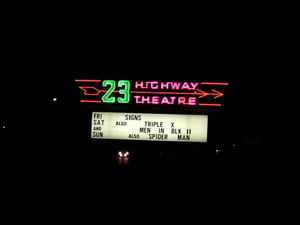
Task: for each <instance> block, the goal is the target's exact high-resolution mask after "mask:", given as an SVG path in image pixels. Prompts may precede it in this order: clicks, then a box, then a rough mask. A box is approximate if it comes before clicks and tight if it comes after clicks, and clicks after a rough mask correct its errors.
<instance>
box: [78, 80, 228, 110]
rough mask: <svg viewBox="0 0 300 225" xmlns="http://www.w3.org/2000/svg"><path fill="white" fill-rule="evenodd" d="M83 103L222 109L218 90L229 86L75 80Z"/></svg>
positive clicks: (176, 82) (208, 83) (222, 94)
mask: <svg viewBox="0 0 300 225" xmlns="http://www.w3.org/2000/svg"><path fill="white" fill-rule="evenodd" d="M75 82H76V84H78V85H79V86H78V87H79V89H81V90H82V92H81V93H82V94H83V96H82V99H81V100H80V102H83V103H101V104H116V103H120V104H128V103H131V104H132V103H133V104H136V105H145V104H147V105H178V106H197V107H203V106H209V107H220V106H222V104H221V103H220V102H219V101H218V100H219V99H220V98H222V97H223V96H224V93H223V92H221V91H223V90H221V91H220V90H217V89H219V88H220V87H222V86H228V85H229V83H226V82H224V83H221V82H219V83H218V82H199V81H197V82H195V81H193V82H191V81H129V80H86V79H76V80H75Z"/></svg>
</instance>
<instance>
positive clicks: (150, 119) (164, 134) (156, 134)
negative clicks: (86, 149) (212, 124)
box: [91, 112, 208, 143]
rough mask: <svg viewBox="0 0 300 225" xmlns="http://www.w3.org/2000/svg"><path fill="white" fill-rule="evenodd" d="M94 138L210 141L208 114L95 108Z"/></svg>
mask: <svg viewBox="0 0 300 225" xmlns="http://www.w3.org/2000/svg"><path fill="white" fill-rule="evenodd" d="M91 120H92V121H91V123H92V124H91V138H92V139H121V140H143V141H179V142H205V143H206V142H207V128H208V116H207V115H185V114H151V113H117V112H93V113H92V118H91Z"/></svg>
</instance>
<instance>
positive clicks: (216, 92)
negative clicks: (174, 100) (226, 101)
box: [130, 89, 224, 98]
mask: <svg viewBox="0 0 300 225" xmlns="http://www.w3.org/2000/svg"><path fill="white" fill-rule="evenodd" d="M212 91H213V92H214V93H207V92H205V91H202V90H200V89H197V91H194V92H159V91H130V93H136V94H159V95H161V94H167V95H168V94H169V95H200V96H199V98H203V97H205V96H208V95H215V97H214V98H219V97H221V96H223V95H224V94H223V93H222V92H219V91H217V90H215V89H212Z"/></svg>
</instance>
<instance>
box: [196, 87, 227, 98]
mask: <svg viewBox="0 0 300 225" xmlns="http://www.w3.org/2000/svg"><path fill="white" fill-rule="evenodd" d="M211 90H212V91H213V92H214V93H207V92H204V91H202V90H200V89H197V91H200V92H201V93H202V96H200V97H199V98H203V97H205V96H207V95H215V97H214V98H220V97H222V96H223V95H224V94H223V93H222V92H219V91H217V90H215V89H211Z"/></svg>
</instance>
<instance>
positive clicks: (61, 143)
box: [1, 20, 299, 212]
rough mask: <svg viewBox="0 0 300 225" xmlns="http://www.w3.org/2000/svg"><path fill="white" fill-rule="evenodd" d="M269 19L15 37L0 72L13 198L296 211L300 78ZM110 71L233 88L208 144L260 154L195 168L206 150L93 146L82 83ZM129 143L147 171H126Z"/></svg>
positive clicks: (6, 168)
mask: <svg viewBox="0 0 300 225" xmlns="http://www.w3.org/2000/svg"><path fill="white" fill-rule="evenodd" d="M268 21H269V20H265V21H264V22H262V23H261V22H256V23H254V25H253V24H252V23H250V22H249V21H247V22H246V23H244V22H240V23H235V26H222V27H223V28H221V27H217V28H216V27H215V26H211V27H210V29H207V31H206V32H201V33H200V34H199V29H195V27H186V26H185V25H183V26H182V27H183V28H184V27H186V29H185V30H184V31H183V30H182V29H177V27H176V26H175V27H173V29H165V27H167V26H164V27H162V28H160V29H159V31H158V32H155V33H152V32H151V31H150V30H147V29H141V27H142V26H138V27H135V28H132V29H131V30H130V29H129V28H128V29H123V30H119V29H114V30H115V31H116V30H117V31H118V32H111V33H110V32H104V30H102V32H100V34H99V33H98V34H97V35H95V33H93V32H90V30H89V29H88V30H85V31H83V30H76V29H74V30H73V31H72V32H70V33H68V34H66V33H65V32H64V29H61V30H60V31H59V32H58V33H52V32H50V31H47V30H46V31H41V32H40V33H39V38H35V39H31V41H25V39H23V40H24V41H23V42H21V43H20V42H19V41H18V40H20V39H19V38H17V37H18V36H17V35H12V36H13V37H14V38H15V39H13V40H12V41H10V42H9V43H11V44H10V45H8V46H7V47H8V49H7V51H5V53H4V56H5V57H4V60H3V65H4V66H3V68H2V74H3V75H2V76H1V127H3V125H4V126H5V129H1V143H2V147H1V149H2V151H1V153H2V162H3V164H2V165H3V167H2V168H3V169H2V171H3V180H4V181H5V191H6V193H7V194H8V196H9V197H8V201H7V202H10V203H9V204H10V205H13V204H14V202H20V199H24V201H25V202H26V201H28V199H30V198H31V201H33V200H32V199H34V202H36V203H38V204H41V205H43V203H44V202H50V203H52V204H55V205H57V204H58V203H61V202H63V203H64V205H70V203H71V204H74V205H76V204H78V202H79V201H81V202H89V201H93V200H94V201H97V202H98V200H99V199H103V198H105V197H107V196H108V194H107V193H111V196H110V197H111V200H112V201H113V202H114V204H113V205H114V206H117V208H119V207H120V205H122V206H124V205H128V204H129V203H128V202H130V201H133V202H135V203H141V204H143V203H144V204H143V205H146V204H147V203H148V202H152V203H153V202H154V203H156V204H160V203H167V204H168V203H178V202H184V203H192V202H200V201H202V202H203V204H206V203H209V202H213V203H216V205H217V206H216V205H214V204H213V203H212V205H211V208H210V209H211V210H214V209H215V208H216V207H219V208H223V209H226V207H227V203H228V202H231V203H233V204H234V207H233V208H234V209H235V210H236V209H239V208H240V206H243V207H242V208H244V209H247V210H250V211H251V209H253V208H252V205H253V204H254V205H255V206H256V207H257V208H256V209H258V210H259V211H260V212H264V209H265V208H267V207H269V206H273V208H272V209H275V208H277V209H278V208H281V207H282V204H281V203H284V204H283V205H290V204H291V202H293V201H295V199H296V197H297V194H298V191H297V187H298V186H297V182H298V179H299V163H298V161H299V160H298V156H299V154H298V151H297V145H294V143H295V142H296V143H297V141H296V140H297V136H296V137H295V134H296V133H297V132H296V130H295V132H292V133H294V135H291V134H290V132H289V131H291V130H294V129H295V128H297V126H295V124H296V121H297V119H296V118H297V113H296V111H297V109H296V108H297V107H296V106H297V99H296V100H294V99H293V98H291V97H290V96H291V95H292V96H295V95H294V90H295V89H294V88H290V87H293V86H294V85H295V84H293V83H294V81H295V79H294V77H293V78H291V77H290V76H288V75H290V74H291V73H290V72H289V66H287V64H286V61H285V60H286V59H282V58H281V56H282V52H283V49H284V48H285V47H282V46H279V45H278V42H280V41H279V40H280V38H277V37H278V36H277V34H278V32H277V29H276V28H277V25H278V23H275V25H274V26H271V24H270V23H269V22H268ZM220 23H221V22H220ZM220 23H219V22H217V23H216V24H219V25H220ZM223 25H226V24H223ZM125 31H126V32H125ZM133 31H134V32H133ZM156 31H157V30H156ZM108 33H110V34H111V35H108ZM51 34H52V35H51ZM99 35H100V36H101V38H100V37H99ZM79 36H80V37H84V38H82V39H81V38H79ZM90 37H91V39H92V40H91V39H90ZM92 37H93V38H92ZM8 39H10V37H9V38H8ZM90 40H91V41H90ZM284 46H286V45H284ZM284 55H287V53H284ZM102 75H105V76H109V77H112V79H116V78H115V77H122V78H126V79H137V78H139V79H143V80H146V79H169V80H176V76H178V75H179V76H184V78H185V79H186V80H189V79H193V80H205V79H209V80H210V79H211V80H215V81H225V82H229V83H230V86H229V93H228V94H226V95H225V96H224V97H225V98H226V100H225V101H226V104H224V109H222V110H221V112H220V113H218V114H217V117H214V118H215V119H214V120H213V122H214V125H215V126H214V127H213V128H215V129H216V131H218V132H217V134H216V136H214V137H216V139H215V140H216V142H213V143H211V146H209V147H216V146H217V147H219V144H220V143H221V144H222V143H223V141H224V140H228V139H226V138H227V137H230V141H232V139H233V140H241V138H243V137H246V136H248V137H254V138H255V139H257V140H258V141H259V147H258V149H257V151H256V154H255V157H253V155H252V156H249V157H248V155H247V154H246V155H244V154H243V155H242V156H241V155H239V156H236V155H235V156H232V155H230V156H226V157H225V156H224V157H219V158H217V157H214V156H215V155H214V156H213V157H203V158H201V160H200V161H197V158H196V157H195V155H196V153H195V151H187V150H189V147H191V148H194V149H197V146H196V147H195V146H192V145H182V146H181V145H172V144H170V145H169V144H161V145H160V144H150V143H129V142H119V141H116V142H97V141H90V140H89V133H87V132H85V131H86V130H88V128H87V126H88V125H87V120H85V119H88V118H89V115H88V114H86V111H85V110H83V109H82V108H80V106H79V105H78V104H77V103H76V102H77V100H78V99H77V98H74V95H73V88H74V84H73V80H74V79H75V78H85V77H86V78H90V77H91V76H92V77H93V78H99V79H100V78H101V76H102ZM79 76H80V77H79ZM54 97H56V98H57V99H58V101H57V102H53V101H52V99H53V98H54ZM83 118H85V119H83ZM291 127H292V129H291ZM123 145H125V146H126V147H129V148H130V147H131V148H132V149H133V150H139V154H138V155H139V156H140V158H135V160H136V161H135V162H138V163H135V164H133V166H129V167H122V166H121V167H119V165H118V164H117V163H116V160H117V159H116V158H115V157H114V156H115V155H114V153H115V151H116V150H118V149H119V147H122V146H123ZM170 146H172V149H174V150H175V151H174V152H175V154H174V155H173V156H172V157H173V158H170V159H168V158H167V159H166V160H165V159H164V160H157V158H155V157H153V158H151V157H150V155H151V154H149V153H151V150H152V147H154V148H155V151H156V152H158V151H160V150H167V151H170V149H169V147H170ZM201 147H202V146H201ZM143 149H145V153H146V154H141V153H143V151H141V150H143ZM186 152H188V153H189V154H186ZM197 154H199V152H198V153H197ZM148 156H149V157H150V158H147V157H148ZM191 162H192V163H191ZM100 189H104V191H103V192H102V191H99V190H100ZM74 196H77V197H74ZM10 197H11V198H10ZM11 199H13V203H11ZM91 199H92V200H91ZM24 201H22V202H23V205H26V204H25V203H24ZM168 205H169V204H168ZM58 207H59V206H58ZM60 207H61V208H63V206H60Z"/></svg>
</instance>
